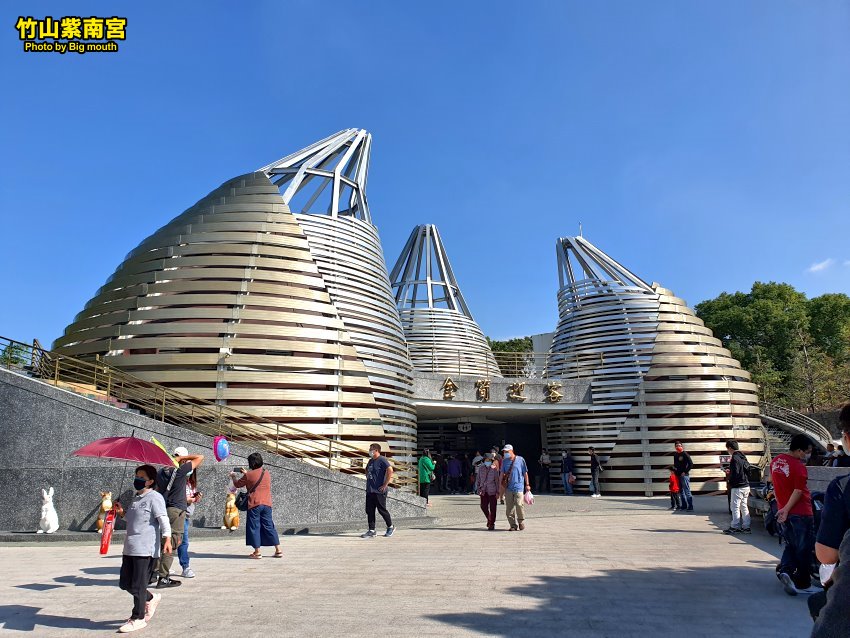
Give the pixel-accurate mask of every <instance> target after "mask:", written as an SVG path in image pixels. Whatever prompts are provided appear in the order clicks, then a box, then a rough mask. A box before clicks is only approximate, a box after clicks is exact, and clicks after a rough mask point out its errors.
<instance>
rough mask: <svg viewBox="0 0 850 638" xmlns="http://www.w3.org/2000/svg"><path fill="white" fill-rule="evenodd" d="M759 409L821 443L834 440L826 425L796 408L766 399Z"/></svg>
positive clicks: (760, 403)
mask: <svg viewBox="0 0 850 638" xmlns="http://www.w3.org/2000/svg"><path fill="white" fill-rule="evenodd" d="M759 410H760V412H761V413H762V414H763V415H764V416H766V417H769V418H772V419H774V420H776V421H781V422H783V423H787V424H789V425H791V426H795V427H797V428H798V429H800V430H802V431H803V432H804V433H805V434H809V435H811V436H812V437H814V439H815V441H817V442H818V443H820V444H821V445H826V444H827V443H829V442H831V441H832V433H831V432H830V431H829V430H828V429H827V428H826V427H824V426H823V425H821V424H820V423H818V422H817V421H815V420H814V419H812V418H811V417H807V416H806V415H805V414H801V413H799V412H797V411H796V410H791V409H789V408H785V407H782V406H781V405H775V404H773V403H765V402H764V401H761V402H759Z"/></svg>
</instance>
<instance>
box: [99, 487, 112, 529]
mask: <svg viewBox="0 0 850 638" xmlns="http://www.w3.org/2000/svg"><path fill="white" fill-rule="evenodd" d="M111 509H112V492H101V493H100V511H99V512H98V513H97V533H98V534H103V521H104V520H105V519H106V513H107V512H108V511H109V510H111Z"/></svg>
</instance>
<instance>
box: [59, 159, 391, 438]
mask: <svg viewBox="0 0 850 638" xmlns="http://www.w3.org/2000/svg"><path fill="white" fill-rule="evenodd" d="M54 349H56V350H58V351H60V352H63V353H66V354H70V355H75V356H85V357H91V356H94V355H95V354H100V355H103V356H104V359H105V362H106V363H107V364H109V365H111V366H115V367H117V368H121V369H123V370H126V371H128V372H131V373H132V374H134V375H136V376H138V377H140V378H142V379H145V380H148V381H152V382H155V383H160V384H162V385H165V386H168V387H172V388H175V389H179V390H181V391H183V392H186V393H188V394H192V395H194V396H197V397H201V398H204V399H208V400H215V401H217V402H219V403H223V404H227V405H230V406H233V407H238V408H240V409H242V410H244V411H246V412H250V413H252V414H256V415H260V416H263V417H266V418H268V419H270V420H272V421H274V420H279V421H281V422H286V423H288V424H292V425H297V426H298V427H300V428H302V429H305V430H308V431H310V432H315V433H316V434H322V435H331V436H339V437H340V438H341V439H344V440H346V441H349V442H353V443H355V444H357V445H361V446H363V447H366V446H368V443H370V442H373V441H378V442H382V443H386V436H385V433H384V430H383V427H382V425H381V415H380V412H379V410H378V406H379V401H380V399H379V398H378V397H379V396H380V392H381V389H380V388H375V387H373V386H372V385H371V383H370V380H369V372H368V370H367V368H366V366H365V365H364V363H363V362H362V361H361V359H360V357H359V355H358V352H357V351H356V349H355V347H354V345H353V342H352V339H351V337H350V336H349V335H348V333H347V330H346V326H345V324H344V322H343V321H342V319H341V317H340V313H338V312H337V309H336V308H335V307H334V305H333V302H332V300H331V296H330V294H329V291H328V286H326V284H325V281H324V279H323V277H322V273H321V272H320V269H319V267H318V266H317V263H316V260H314V258H313V256H312V254H311V253H310V247H309V245H308V242H307V238H306V237H305V235H304V232H303V230H302V228H301V226H300V225H299V224H298V222H297V221H296V220H295V217H294V216H293V215H292V214H291V213H290V211H289V209H288V207H287V205H286V204H285V203H284V201H283V199H282V198H281V195H280V192H279V190H278V188H277V187H276V186H275V185H273V184H272V183H271V181H270V180H269V179H268V177H267V176H266V175H265V174H263V173H261V172H257V173H251V174H247V175H242V176H240V177H236V178H234V179H232V180H229V181H228V182H225V183H224V184H223V185H222V186H220V187H219V188H217V189H216V190H214V191H213V192H211V193H210V194H209V195H207V196H206V197H204V198H203V199H201V200H200V201H199V202H198V203H197V204H195V205H194V206H192V207H191V208H189V209H188V210H186V211H185V212H184V213H182V214H181V215H179V216H178V217H176V218H175V219H174V220H172V221H171V222H169V223H168V224H166V225H165V226H163V227H162V228H161V229H159V230H158V231H156V232H155V233H154V234H153V235H151V236H150V237H148V238H147V239H145V240H144V241H143V242H142V243H141V244H140V245H139V246H138V247H137V248H136V249H134V250H133V251H132V252H131V253H130V254H129V255H128V256H127V258H126V259H125V261H124V262H123V263H122V264H121V265H120V266H119V267H118V268H117V269H116V271H115V273H114V274H113V275H112V276H111V277H110V278H109V280H108V281H107V283H106V284H105V285H104V286H102V287H101V288H100V289H99V290H98V291H97V293H96V294H95V296H94V298H92V300H91V301H89V302H88V303H87V304H86V306H85V308H84V310H83V311H82V312H80V313H79V314H78V315H77V317H76V318H75V320H74V322H73V323H72V324H71V325H70V326H68V328H66V330H65V334H64V335H63V336H62V337H60V338H59V339H57V340H56V342H55V344H54Z"/></svg>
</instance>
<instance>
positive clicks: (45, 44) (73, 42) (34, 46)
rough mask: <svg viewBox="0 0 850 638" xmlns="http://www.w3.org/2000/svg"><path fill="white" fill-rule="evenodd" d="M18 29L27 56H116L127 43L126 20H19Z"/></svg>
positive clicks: (19, 18) (27, 18) (66, 17)
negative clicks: (39, 54)
mask: <svg viewBox="0 0 850 638" xmlns="http://www.w3.org/2000/svg"><path fill="white" fill-rule="evenodd" d="M15 29H16V30H17V32H18V39H19V40H21V41H22V42H23V47H24V52H25V53H63V54H64V53H113V52H115V51H118V43H117V42H116V40H126V39H127V18H118V17H111V18H96V17H80V16H65V17H63V18H53V17H51V16H47V17H45V18H41V19H36V18H33V17H32V16H26V17H24V16H20V17H18V21H17V22H16V23H15Z"/></svg>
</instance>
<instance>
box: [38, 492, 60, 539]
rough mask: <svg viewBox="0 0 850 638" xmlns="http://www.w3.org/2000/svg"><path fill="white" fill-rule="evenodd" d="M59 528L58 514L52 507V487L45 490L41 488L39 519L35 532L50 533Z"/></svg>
mask: <svg viewBox="0 0 850 638" xmlns="http://www.w3.org/2000/svg"><path fill="white" fill-rule="evenodd" d="M57 529H59V515H58V514H57V513H56V508H55V507H53V488H52V487H49V488H47V491H45V490H41V521H40V522H39V524H38V530H36V533H37V534H44V533H45V532H46V533H48V534H52V533H53V532H55V531H56V530H57Z"/></svg>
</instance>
